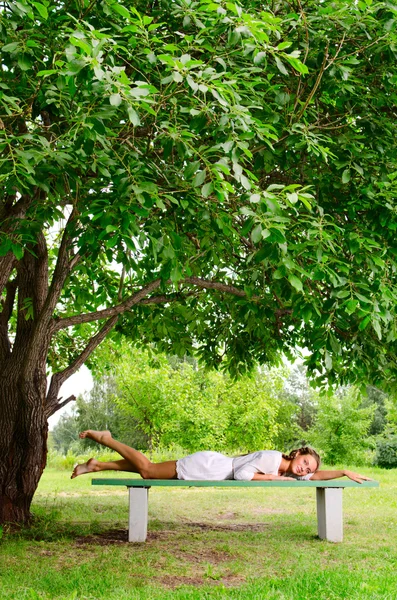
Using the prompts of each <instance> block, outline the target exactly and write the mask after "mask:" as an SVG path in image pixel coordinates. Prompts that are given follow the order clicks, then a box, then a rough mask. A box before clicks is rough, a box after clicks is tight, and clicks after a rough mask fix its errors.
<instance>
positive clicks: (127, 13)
mask: <svg viewBox="0 0 397 600" xmlns="http://www.w3.org/2000/svg"><path fill="white" fill-rule="evenodd" d="M111 8H112V10H113V12H116V13H118V14H119V15H121V16H122V17H124V18H125V19H129V18H130V16H131V14H130V11H129V10H128V9H127V8H125V6H123V5H122V4H119V3H118V0H117V1H116V2H115V3H114V4H112V5H111Z"/></svg>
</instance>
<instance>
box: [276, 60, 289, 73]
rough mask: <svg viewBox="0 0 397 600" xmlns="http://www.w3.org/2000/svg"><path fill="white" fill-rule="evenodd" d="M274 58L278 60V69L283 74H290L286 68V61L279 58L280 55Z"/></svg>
mask: <svg viewBox="0 0 397 600" xmlns="http://www.w3.org/2000/svg"><path fill="white" fill-rule="evenodd" d="M274 59H275V61H276V65H277V68H278V70H279V71H281V73H282V74H283V75H288V71H287V69H286V68H285V66H284V63H283V62H282V61H281V60H280V59H279V57H278V56H275V57H274Z"/></svg>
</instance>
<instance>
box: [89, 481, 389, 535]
mask: <svg viewBox="0 0 397 600" xmlns="http://www.w3.org/2000/svg"><path fill="white" fill-rule="evenodd" d="M91 483H92V485H110V486H120V485H121V486H125V487H127V488H128V490H129V529H128V541H129V542H144V541H145V540H146V536H147V524H148V503H149V488H151V487H236V488H240V487H260V488H269V487H281V488H283V487H294V488H297V487H303V488H309V487H310V488H316V498H317V527H318V536H319V538H320V539H325V540H328V541H329V542H341V541H342V540H343V509H342V492H343V489H344V488H347V487H349V488H350V487H355V488H374V487H379V483H378V482H377V481H364V482H363V483H356V482H355V481H351V480H350V479H348V480H340V479H338V480H336V479H333V480H331V481H301V480H297V481H278V480H275V481H237V480H234V479H227V480H223V481H188V480H180V479H132V478H131V479H108V478H105V477H104V478H100V479H99V478H98V479H92V482H91Z"/></svg>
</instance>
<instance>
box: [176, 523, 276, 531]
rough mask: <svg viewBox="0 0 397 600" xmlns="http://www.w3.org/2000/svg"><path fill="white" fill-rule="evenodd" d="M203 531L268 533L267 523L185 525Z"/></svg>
mask: <svg viewBox="0 0 397 600" xmlns="http://www.w3.org/2000/svg"><path fill="white" fill-rule="evenodd" d="M186 525H187V526H188V527H191V528H197V529H201V530H203V531H255V532H261V531H266V529H267V527H268V525H267V524H266V523H227V524H226V523H225V524H224V525H223V524H222V525H219V524H216V523H185V526H186Z"/></svg>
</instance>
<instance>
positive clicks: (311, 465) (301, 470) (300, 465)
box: [289, 454, 318, 477]
mask: <svg viewBox="0 0 397 600" xmlns="http://www.w3.org/2000/svg"><path fill="white" fill-rule="evenodd" d="M317 468H318V467H317V461H316V459H315V458H314V456H312V455H311V454H297V455H296V456H295V458H293V459H292V460H291V464H290V468H289V471H290V472H291V473H293V474H294V475H297V476H298V477H303V476H304V475H309V473H315V472H316V471H317Z"/></svg>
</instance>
